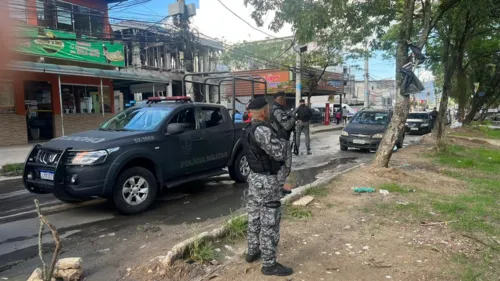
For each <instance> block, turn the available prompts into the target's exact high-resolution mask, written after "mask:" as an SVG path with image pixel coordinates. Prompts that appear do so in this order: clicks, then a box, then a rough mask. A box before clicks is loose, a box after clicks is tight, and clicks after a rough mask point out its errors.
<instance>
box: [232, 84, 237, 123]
mask: <svg viewBox="0 0 500 281" xmlns="http://www.w3.org/2000/svg"><path fill="white" fill-rule="evenodd" d="M232 103H233V122H234V117H235V116H236V77H233V100H232Z"/></svg>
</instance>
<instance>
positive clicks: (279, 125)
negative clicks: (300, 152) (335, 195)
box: [271, 92, 295, 193]
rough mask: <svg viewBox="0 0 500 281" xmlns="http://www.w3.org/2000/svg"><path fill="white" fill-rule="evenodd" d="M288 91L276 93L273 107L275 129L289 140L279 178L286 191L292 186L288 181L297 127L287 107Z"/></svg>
mask: <svg viewBox="0 0 500 281" xmlns="http://www.w3.org/2000/svg"><path fill="white" fill-rule="evenodd" d="M285 106H286V93H285V92H278V93H276V94H275V95H274V103H273V106H272V109H271V125H272V126H273V128H274V129H275V131H276V133H277V134H278V137H279V138H280V139H284V140H286V142H287V147H288V152H287V158H286V159H285V166H284V167H282V168H281V170H280V172H279V173H278V180H279V182H280V184H281V186H282V187H283V191H284V192H285V193H290V190H291V186H290V184H288V183H287V182H286V179H287V178H288V175H290V172H291V171H292V146H291V144H290V136H291V135H292V132H293V130H294V129H295V117H294V115H289V114H288V113H287V112H286V109H285Z"/></svg>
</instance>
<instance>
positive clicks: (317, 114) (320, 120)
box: [310, 108, 323, 124]
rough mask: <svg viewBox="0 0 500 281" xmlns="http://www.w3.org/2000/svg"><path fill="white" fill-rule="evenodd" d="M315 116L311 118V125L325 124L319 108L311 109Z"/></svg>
mask: <svg viewBox="0 0 500 281" xmlns="http://www.w3.org/2000/svg"><path fill="white" fill-rule="evenodd" d="M311 110H312V112H313V115H312V117H311V121H310V123H311V124H320V123H323V113H321V111H320V110H318V109H317V108H311Z"/></svg>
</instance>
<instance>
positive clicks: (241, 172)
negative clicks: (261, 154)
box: [228, 151, 250, 182]
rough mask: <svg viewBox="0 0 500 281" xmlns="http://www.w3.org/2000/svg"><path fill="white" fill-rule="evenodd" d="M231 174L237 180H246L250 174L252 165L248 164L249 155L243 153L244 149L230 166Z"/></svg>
mask: <svg viewBox="0 0 500 281" xmlns="http://www.w3.org/2000/svg"><path fill="white" fill-rule="evenodd" d="M228 171H229V176H230V177H231V179H232V180H234V181H235V182H246V181H247V178H248V175H249V174H250V166H249V165H248V161H247V157H246V156H245V155H243V151H240V152H239V153H238V156H236V159H234V163H233V165H231V166H229V167H228Z"/></svg>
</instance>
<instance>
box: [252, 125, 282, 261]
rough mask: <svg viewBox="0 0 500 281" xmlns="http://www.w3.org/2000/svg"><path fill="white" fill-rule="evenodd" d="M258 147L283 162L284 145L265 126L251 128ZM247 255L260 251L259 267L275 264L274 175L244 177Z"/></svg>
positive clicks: (277, 207)
mask: <svg viewBox="0 0 500 281" xmlns="http://www.w3.org/2000/svg"><path fill="white" fill-rule="evenodd" d="M254 136H255V140H256V141H257V143H258V144H259V145H260V148H262V150H264V151H265V153H266V154H268V155H269V156H270V157H271V158H273V159H274V160H275V161H280V162H281V161H284V160H285V158H286V151H287V150H288V146H287V143H286V142H285V141H283V140H280V139H278V137H277V135H276V134H275V133H274V132H273V131H272V130H271V129H270V128H269V127H265V126H259V127H257V128H256V129H255V133H254ZM248 184H249V188H248V203H247V211H248V254H249V255H255V254H257V253H259V250H260V252H261V256H262V265H263V266H265V267H267V266H274V265H275V264H276V247H277V246H278V242H279V239H280V221H281V202H280V199H281V186H280V184H279V181H278V176H277V175H271V174H270V173H254V172H253V171H252V172H250V175H249V176H248Z"/></svg>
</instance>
